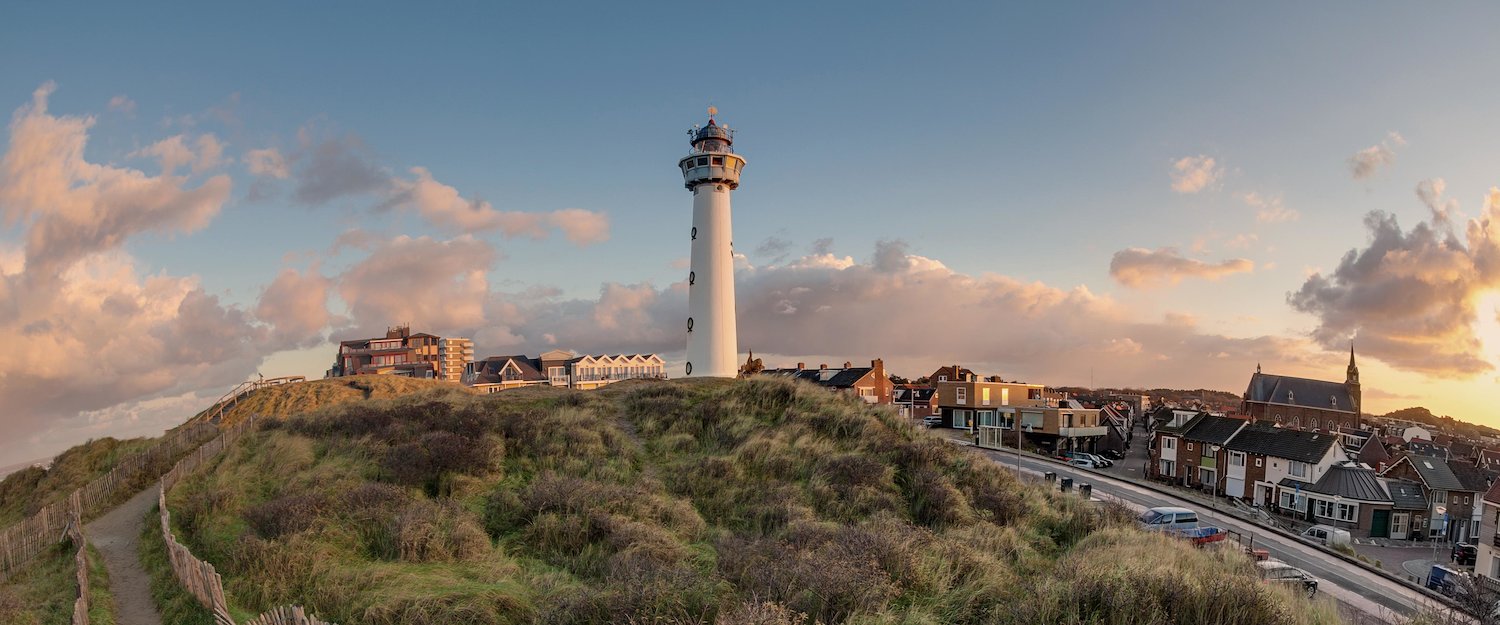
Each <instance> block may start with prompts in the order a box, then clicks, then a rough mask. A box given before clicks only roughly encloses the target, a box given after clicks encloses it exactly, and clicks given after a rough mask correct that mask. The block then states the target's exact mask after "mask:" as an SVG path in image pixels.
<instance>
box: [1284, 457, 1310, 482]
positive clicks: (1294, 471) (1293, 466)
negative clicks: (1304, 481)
mask: <svg viewBox="0 0 1500 625" xmlns="http://www.w3.org/2000/svg"><path fill="white" fill-rule="evenodd" d="M1286 472H1287V473H1289V474H1291V476H1292V477H1302V478H1305V477H1307V463H1306V462H1297V461H1296V460H1293V461H1291V462H1289V463H1287V468H1286Z"/></svg>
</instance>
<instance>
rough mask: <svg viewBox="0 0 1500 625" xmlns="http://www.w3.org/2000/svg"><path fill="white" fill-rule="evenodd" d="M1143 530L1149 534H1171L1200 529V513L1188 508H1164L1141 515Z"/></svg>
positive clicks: (1154, 509) (1153, 509)
mask: <svg viewBox="0 0 1500 625" xmlns="http://www.w3.org/2000/svg"><path fill="white" fill-rule="evenodd" d="M1137 520H1138V521H1140V524H1141V529H1144V530H1146V531H1148V532H1170V531H1176V530H1184V529H1192V528H1195V527H1198V513H1197V512H1193V511H1192V510H1189V509H1187V508H1178V507H1174V506H1162V507H1159V508H1152V509H1150V510H1147V511H1145V512H1142V513H1141V516H1140V518H1139V519H1137Z"/></svg>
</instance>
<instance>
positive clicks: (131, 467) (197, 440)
mask: <svg viewBox="0 0 1500 625" xmlns="http://www.w3.org/2000/svg"><path fill="white" fill-rule="evenodd" d="M217 431H218V428H216V427H214V426H213V425H210V424H198V425H193V426H188V427H184V428H182V429H179V430H177V431H176V432H172V433H170V434H168V435H167V436H166V438H163V439H162V440H160V441H157V443H156V444H155V445H152V446H151V447H150V448H148V449H146V450H144V451H142V452H140V453H137V454H133V455H131V456H129V457H127V458H125V459H124V460H121V461H120V462H119V463H118V464H116V465H115V467H114V468H113V469H111V470H110V471H109V473H106V474H104V475H101V476H99V477H97V478H94V479H93V480H92V481H90V482H89V483H88V484H85V485H84V486H83V487H82V488H79V489H78V490H75V491H73V492H72V493H70V494H69V495H68V498H67V499H65V500H63V501H59V502H56V503H53V504H50V505H47V506H43V507H42V509H41V510H38V511H37V512H36V514H33V515H31V517H30V518H28V519H26V520H25V521H21V522H20V523H16V524H15V525H12V526H10V527H8V528H5V530H3V531H0V582H3V581H5V580H6V579H8V578H9V577H10V576H12V575H14V574H15V573H16V571H19V570H20V569H21V568H22V567H23V566H25V565H26V564H28V563H30V562H31V561H32V560H35V559H36V558H37V556H40V555H41V554H42V553H43V552H45V551H46V550H47V549H48V548H50V547H51V546H52V545H55V544H57V543H58V541H60V540H62V539H63V538H64V534H65V533H66V531H67V526H68V524H69V522H70V520H72V519H73V518H74V517H75V516H76V517H78V518H80V519H90V518H93V517H94V516H96V515H97V514H99V513H102V512H104V511H105V510H107V509H109V508H110V507H112V506H113V505H114V504H115V503H117V501H118V497H119V496H120V495H121V494H122V490H121V489H122V488H128V489H131V490H132V492H133V491H134V488H135V486H136V485H137V484H138V483H139V482H140V481H141V478H142V477H144V476H146V475H147V474H149V473H151V472H152V469H153V468H156V467H159V466H161V465H164V464H165V463H167V462H171V461H172V459H173V458H176V457H177V456H179V455H181V454H182V453H183V452H185V451H187V450H189V449H192V448H193V447H195V446H197V445H200V444H202V442H203V440H204V439H206V438H208V437H209V436H212V435H213V433H214V432H217ZM151 477H152V478H155V475H152V476H151ZM148 483H149V482H148Z"/></svg>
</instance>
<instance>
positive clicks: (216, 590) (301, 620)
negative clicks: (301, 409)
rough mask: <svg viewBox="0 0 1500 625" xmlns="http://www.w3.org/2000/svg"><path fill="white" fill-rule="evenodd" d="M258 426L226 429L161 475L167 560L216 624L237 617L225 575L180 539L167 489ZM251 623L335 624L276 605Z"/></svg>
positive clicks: (226, 624) (159, 497)
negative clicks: (232, 613) (231, 611)
mask: <svg viewBox="0 0 1500 625" xmlns="http://www.w3.org/2000/svg"><path fill="white" fill-rule="evenodd" d="M255 425H256V418H255V417H253V416H252V417H251V418H249V419H247V420H245V421H243V422H241V423H240V424H238V425H236V426H234V427H232V428H230V429H228V430H225V431H224V433H223V434H221V435H220V436H219V437H218V438H215V439H213V440H211V441H209V442H207V443H204V444H203V446H201V447H199V448H198V451H196V452H193V453H191V454H188V455H187V456H184V457H183V458H182V459H181V460H179V461H177V464H176V465H175V466H173V467H172V470H171V471H168V472H167V473H166V475H163V476H162V477H161V486H160V488H159V490H158V492H157V504H158V505H159V507H160V511H161V514H160V518H161V535H162V540H163V541H164V542H165V543H166V545H167V559H168V561H170V562H171V563H172V572H173V573H175V574H176V575H177V581H178V582H181V583H182V586H183V588H185V589H187V591H188V593H190V594H192V595H193V597H194V598H196V599H197V600H198V603H201V604H203V607H205V608H208V610H209V612H211V613H213V616H214V622H215V623H216V625H235V622H234V617H232V616H230V614H229V602H228V601H227V600H225V598H224V578H223V577H221V576H220V575H219V572H218V571H216V570H215V569H214V565H212V564H209V563H208V562H204V561H203V560H199V559H198V558H197V557H196V556H194V555H193V552H192V551H191V550H189V549H188V548H187V547H186V546H185V545H183V544H182V543H179V542H177V537H176V536H175V535H173V534H172V513H171V511H169V510H168V509H167V491H169V490H171V489H172V487H173V486H176V485H177V483H178V482H180V481H182V479H183V478H185V477H187V476H188V475H191V474H192V473H193V472H195V471H197V470H198V469H199V468H201V467H202V466H203V465H204V464H205V463H207V462H208V461H210V460H212V459H214V458H215V457H216V456H218V455H219V454H220V453H223V451H224V450H225V449H228V448H229V446H230V445H232V444H234V442H235V441H237V440H239V438H240V436H242V435H244V433H245V432H246V431H248V430H250V429H252V428H254V427H255ZM247 625H332V624H331V623H328V622H327V621H320V620H318V619H316V618H313V617H309V616H307V615H306V614H304V613H303V611H302V608H300V607H296V606H287V607H280V608H273V609H272V610H270V611H269V612H266V613H265V614H262V615H260V616H257V617H255V618H253V619H251V620H250V621H248V622H247Z"/></svg>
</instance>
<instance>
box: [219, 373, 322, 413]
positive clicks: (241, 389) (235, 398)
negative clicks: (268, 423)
mask: <svg viewBox="0 0 1500 625" xmlns="http://www.w3.org/2000/svg"><path fill="white" fill-rule="evenodd" d="M306 381H307V377H306V376H301V375H288V376H282V377H279V378H262V379H259V380H246V381H244V382H240V383H239V384H236V385H235V386H234V388H231V389H229V392H227V393H224V395H223V396H221V397H219V399H218V401H215V402H214V403H213V405H212V406H209V407H208V410H205V411H203V414H202V415H201V416H202V418H204V419H208V420H211V421H213V422H214V423H218V422H219V421H220V420H222V419H223V418H224V413H225V412H227V411H229V410H230V409H232V408H234V407H235V405H237V404H239V403H240V400H241V399H244V398H245V396H246V395H249V394H250V393H251V392H253V391H257V390H259V389H263V388H265V387H267V386H281V385H282V384H295V383H297V382H306Z"/></svg>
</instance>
